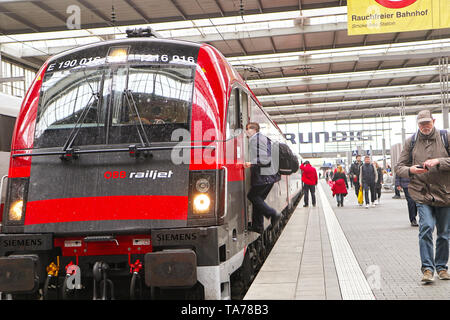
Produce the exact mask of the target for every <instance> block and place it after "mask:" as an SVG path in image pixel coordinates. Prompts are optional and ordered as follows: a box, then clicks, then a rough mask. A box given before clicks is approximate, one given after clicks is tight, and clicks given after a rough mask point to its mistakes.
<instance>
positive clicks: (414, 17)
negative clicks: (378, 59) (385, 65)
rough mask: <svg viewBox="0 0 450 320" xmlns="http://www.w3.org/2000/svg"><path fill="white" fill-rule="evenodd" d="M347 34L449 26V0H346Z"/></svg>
mask: <svg viewBox="0 0 450 320" xmlns="http://www.w3.org/2000/svg"><path fill="white" fill-rule="evenodd" d="M347 16H348V34H349V35H362V34H374V33H389V32H402V31H414V30H430V29H441V28H450V0H348V1H347Z"/></svg>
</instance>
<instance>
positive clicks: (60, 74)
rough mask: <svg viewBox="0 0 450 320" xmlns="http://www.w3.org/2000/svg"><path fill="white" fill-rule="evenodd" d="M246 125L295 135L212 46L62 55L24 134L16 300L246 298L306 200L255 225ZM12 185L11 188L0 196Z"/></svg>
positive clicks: (295, 191)
mask: <svg viewBox="0 0 450 320" xmlns="http://www.w3.org/2000/svg"><path fill="white" fill-rule="evenodd" d="M248 121H254V122H258V123H259V124H260V125H261V131H262V132H263V133H264V134H265V135H267V136H268V137H269V138H271V139H272V140H277V141H281V142H282V141H284V137H283V135H282V133H281V131H280V129H279V128H278V127H277V125H276V124H274V123H273V122H272V121H271V120H270V118H269V117H268V116H267V114H266V113H265V112H264V111H263V110H262V108H261V106H260V104H259V102H258V100H257V99H256V97H255V96H254V94H253V93H252V92H251V90H250V89H249V88H248V86H247V85H246V84H245V82H244V81H243V79H242V78H241V76H240V75H239V74H238V73H237V72H236V71H235V70H234V69H233V68H232V67H231V66H230V65H229V64H228V63H227V61H226V59H225V58H224V57H223V56H222V55H221V54H220V53H219V52H218V51H217V50H216V49H215V48H213V47H212V46H210V45H206V44H197V43H191V42H185V41H173V40H162V39H155V38H128V39H123V40H115V41H107V42H101V43H95V44H91V45H87V46H83V47H80V48H76V49H73V50H70V51H66V52H64V53H61V54H59V55H56V56H54V57H52V58H50V59H49V60H48V61H47V62H46V63H45V64H44V65H43V66H42V68H41V70H40V71H39V72H38V74H37V77H36V79H35V80H34V82H33V84H32V85H31V87H30V88H29V90H28V92H27V95H26V97H25V99H24V101H23V104H22V108H21V111H20V114H19V115H18V117H17V121H16V126H15V129H14V134H13V139H12V147H11V157H10V168H9V174H8V180H7V181H8V183H7V196H6V202H5V205H4V212H3V218H2V226H1V233H0V292H2V295H3V297H5V296H6V295H8V297H12V298H44V299H52V298H62V299H72V298H73V299H75V298H80V299H128V298H149V297H151V298H158V297H176V298H198V299H229V298H232V297H233V298H236V297H239V295H240V294H242V292H244V291H245V288H246V287H248V285H249V283H250V282H251V280H252V277H253V275H254V274H255V272H256V271H257V268H258V266H260V265H261V263H262V261H263V259H264V257H265V255H266V254H267V252H268V249H270V246H271V245H272V244H273V242H274V241H275V238H276V236H277V235H278V234H279V232H280V230H281V228H282V226H283V225H284V224H285V223H286V221H287V219H288V216H289V213H290V212H291V211H292V208H293V207H294V205H295V204H296V203H295V202H296V200H297V201H298V199H299V197H300V195H301V181H300V174H299V173H296V174H292V175H290V176H287V175H284V176H282V180H281V181H279V182H278V183H276V185H275V186H274V187H273V189H272V191H271V193H270V194H269V197H268V198H267V202H268V203H269V204H270V205H271V206H272V207H274V208H275V209H276V210H277V211H279V212H283V213H284V218H283V219H281V220H280V221H279V223H278V224H279V225H277V226H270V223H269V222H268V221H266V222H265V223H266V225H265V231H264V233H263V234H262V235H261V236H260V235H259V234H257V233H255V232H251V231H249V230H248V226H249V225H250V224H251V220H252V219H251V205H250V204H249V203H248V200H247V199H246V194H247V192H248V189H249V183H250V182H249V172H248V169H245V168H244V167H243V163H244V161H246V160H247V161H248V150H247V149H248V146H247V143H248V142H247V139H246V137H245V134H244V132H243V130H242V129H243V128H245V124H246V123H247V122H248ZM0 192H1V191H0Z"/></svg>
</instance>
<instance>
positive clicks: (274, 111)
mask: <svg viewBox="0 0 450 320" xmlns="http://www.w3.org/2000/svg"><path fill="white" fill-rule="evenodd" d="M440 98H441V96H440V95H439V94H430V95H421V96H406V97H405V102H406V103H407V104H408V105H410V104H413V103H437V102H439V101H440ZM402 99H403V98H402V97H392V98H380V99H364V100H351V101H337V102H324V103H311V104H299V105H285V106H266V107H264V110H266V112H267V113H268V114H270V115H284V116H287V117H289V116H291V115H293V114H302V113H305V112H308V113H309V112H313V113H314V112H324V111H337V110H358V111H359V110H361V109H367V108H369V107H370V108H372V107H374V106H379V107H383V106H388V105H393V106H398V104H399V103H400V101H402Z"/></svg>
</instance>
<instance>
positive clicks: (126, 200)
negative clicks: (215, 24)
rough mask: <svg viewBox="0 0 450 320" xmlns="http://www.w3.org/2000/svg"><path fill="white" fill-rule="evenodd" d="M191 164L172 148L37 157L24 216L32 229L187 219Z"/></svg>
mask: <svg viewBox="0 0 450 320" xmlns="http://www.w3.org/2000/svg"><path fill="white" fill-rule="evenodd" d="M188 179H189V166H188V165H183V164H181V165H173V164H172V162H171V161H170V151H168V150H165V151H159V152H155V153H154V155H153V158H152V159H144V160H142V159H134V158H130V157H129V155H128V154H126V153H118V154H116V155H115V156H114V157H111V155H110V154H108V155H106V154H86V155H84V154H83V155H81V156H80V157H79V159H77V160H74V161H69V162H67V161H61V160H60V159H59V158H58V157H54V156H44V157H33V159H32V165H31V174H30V182H29V187H28V196H27V203H26V211H25V218H24V225H25V226H24V227H25V230H28V231H30V232H56V233H58V232H62V233H64V232H69V231H71V232H77V231H80V232H81V231H86V230H92V231H95V232H104V231H118V230H120V231H121V230H123V229H124V228H125V229H126V230H130V229H140V230H142V229H149V228H150V229H151V228H155V227H156V228H158V227H183V226H186V225H187V222H186V221H187V215H188V194H189V190H188V189H189V186H188V185H189V180H188Z"/></svg>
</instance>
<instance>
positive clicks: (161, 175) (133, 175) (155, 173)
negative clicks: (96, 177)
mask: <svg viewBox="0 0 450 320" xmlns="http://www.w3.org/2000/svg"><path fill="white" fill-rule="evenodd" d="M172 175H173V171H172V170H169V171H159V170H157V169H153V170H145V171H138V172H130V173H129V174H128V173H127V172H126V171H106V172H105V173H104V174H103V177H104V178H105V179H107V180H109V179H127V178H128V179H152V180H156V179H170V178H172Z"/></svg>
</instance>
